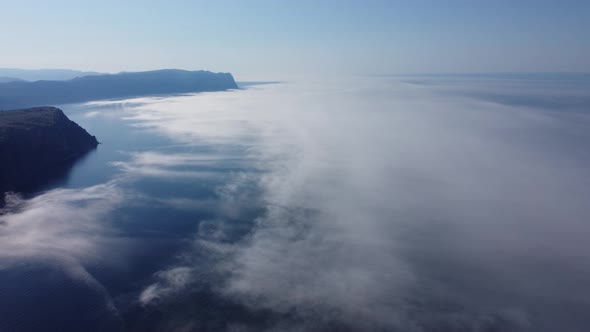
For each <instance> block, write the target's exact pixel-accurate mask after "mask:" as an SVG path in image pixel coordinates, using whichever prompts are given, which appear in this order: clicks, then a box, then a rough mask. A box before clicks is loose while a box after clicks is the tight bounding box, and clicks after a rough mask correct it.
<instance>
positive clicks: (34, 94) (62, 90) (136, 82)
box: [0, 69, 238, 110]
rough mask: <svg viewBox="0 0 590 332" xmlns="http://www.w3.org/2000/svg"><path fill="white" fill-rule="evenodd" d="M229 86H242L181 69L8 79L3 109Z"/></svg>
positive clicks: (1, 94) (0, 94)
mask: <svg viewBox="0 0 590 332" xmlns="http://www.w3.org/2000/svg"><path fill="white" fill-rule="evenodd" d="M228 89H238V86H237V84H236V82H235V81H234V78H233V76H232V75H231V74H229V73H212V72H209V71H186V70H178V69H164V70H154V71H146V72H135V73H119V74H113V75H92V76H84V77H78V78H74V79H71V80H68V81H36V82H8V83H0V109H5V110H6V109H13V108H24V107H31V106H37V105H59V104H68V103H80V102H86V101H91V100H99V99H117V98H127V97H137V96H146V95H154V94H171V93H193V92H204V91H223V90H228Z"/></svg>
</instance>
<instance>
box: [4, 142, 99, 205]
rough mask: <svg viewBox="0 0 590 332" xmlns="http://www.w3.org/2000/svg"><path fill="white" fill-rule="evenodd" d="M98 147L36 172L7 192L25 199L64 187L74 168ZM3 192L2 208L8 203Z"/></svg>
mask: <svg viewBox="0 0 590 332" xmlns="http://www.w3.org/2000/svg"><path fill="white" fill-rule="evenodd" d="M97 149H98V147H95V148H93V149H91V150H89V151H88V152H86V153H84V154H83V155H81V156H79V157H77V158H74V159H71V160H68V161H66V162H64V163H60V164H59V165H53V166H52V167H47V168H43V169H42V170H41V171H40V172H38V173H36V174H35V175H34V176H33V177H32V178H31V180H30V181H27V182H26V183H23V184H22V185H19V186H18V188H15V190H9V191H6V192H15V193H18V194H19V195H21V196H22V197H23V198H25V199H29V198H32V197H35V196H37V195H39V194H40V193H42V192H45V191H49V190H52V189H56V188H60V187H63V186H64V185H65V184H66V183H68V180H69V178H70V175H71V173H72V170H73V169H74V168H75V166H76V165H77V164H79V163H82V162H83V161H84V160H86V159H88V158H89V157H90V156H91V155H93V154H95V153H96V151H97ZM6 192H3V193H2V197H0V208H3V207H4V206H5V205H6V202H5V194H6Z"/></svg>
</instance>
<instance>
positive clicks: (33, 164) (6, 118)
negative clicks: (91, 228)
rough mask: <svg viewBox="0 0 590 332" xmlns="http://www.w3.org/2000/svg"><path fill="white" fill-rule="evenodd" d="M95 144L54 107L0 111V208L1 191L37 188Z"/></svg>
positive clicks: (94, 138) (94, 139) (85, 133)
mask: <svg viewBox="0 0 590 332" xmlns="http://www.w3.org/2000/svg"><path fill="white" fill-rule="evenodd" d="M97 145H98V141H97V140H96V137H94V136H91V135H90V134H88V132H86V130H84V129H83V128H82V127H80V126H78V125H77V124H76V123H75V122H73V121H71V120H70V119H68V117H67V116H66V115H65V114H64V113H63V112H62V111H61V110H60V109H58V108H55V107H38V108H31V109H24V110H14V111H2V112H0V160H2V162H1V163H0V206H1V205H2V198H3V195H2V193H4V192H5V191H9V190H10V191H28V190H34V189H35V188H38V187H39V186H42V185H44V184H46V183H47V182H49V181H51V180H52V179H55V178H58V177H60V176H62V175H63V174H64V173H65V172H67V170H68V169H69V168H70V166H71V165H72V164H73V162H74V161H76V160H77V159H78V158H80V157H81V156H82V155H84V154H86V153H87V152H88V151H90V150H92V149H94V148H96V146H97Z"/></svg>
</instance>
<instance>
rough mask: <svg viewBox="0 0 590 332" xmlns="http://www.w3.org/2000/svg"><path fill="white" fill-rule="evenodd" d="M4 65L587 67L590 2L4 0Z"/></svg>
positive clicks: (272, 70) (364, 69)
mask: <svg viewBox="0 0 590 332" xmlns="http://www.w3.org/2000/svg"><path fill="white" fill-rule="evenodd" d="M0 8H1V12H0V17H1V19H0V29H1V31H2V33H1V34H0V45H1V50H2V52H0V67H21V68H74V69H83V70H97V71H108V72H116V71H121V70H145V69H154V68H171V67H175V68H185V69H210V70H215V71H230V72H232V73H235V74H236V75H238V76H239V75H242V76H247V77H251V76H256V77H262V76H265V77H269V78H272V77H284V76H286V75H293V74H301V73H307V74H312V73H320V74H395V73H448V72H467V73H473V72H547V71H552V72H555V71H559V72H562V71H568V72H580V71H585V72H587V71H590V60H589V59H590V38H589V37H588V36H587V35H588V32H589V31H590V1H557V0H555V1H545V0H535V1H531V0H521V1H513V0H511V1H504V0H496V1H484V0H471V1H467V0H463V1H461V0H449V1H435V0H431V1H423V0H412V1H410V0H408V1H395V0H390V1H376V0H365V1H361V0H358V1H350V0H340V1H328V0H325V1H319V0H316V1H311V0H301V1H282V0H275V1H270V0H269V1H260V0H253V1H149V0H144V1H133V0H127V1H112V0H105V1H66V0H54V1H30V0H21V1H6V0H0Z"/></svg>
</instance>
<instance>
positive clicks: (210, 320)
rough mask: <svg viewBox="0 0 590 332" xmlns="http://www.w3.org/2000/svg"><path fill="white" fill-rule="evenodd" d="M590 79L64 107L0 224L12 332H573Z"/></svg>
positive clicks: (283, 90) (587, 274)
mask: <svg viewBox="0 0 590 332" xmlns="http://www.w3.org/2000/svg"><path fill="white" fill-rule="evenodd" d="M589 82H590V79H588V77H586V76H583V75H582V76H574V77H572V76H568V75H564V76H555V75H552V76H550V77H543V76H541V75H539V76H537V75H535V76H532V77H531V76H525V77H520V76H514V75H508V76H502V75H499V76H483V77H472V76H467V77H446V76H433V77H430V76H420V77H400V76H397V77H356V78H346V79H338V80H331V81H326V80H305V81H293V82H285V83H274V84H264V85H248V86H247V87H246V88H244V89H241V90H235V91H228V92H214V93H199V94H192V95H177V96H158V97H145V98H134V99H128V100H117V101H97V102H91V103H86V104H77V105H63V106H62V107H61V108H62V109H63V110H64V112H66V114H67V115H68V116H69V117H70V118H71V119H72V120H73V121H75V122H77V123H78V124H80V125H81V126H82V127H84V128H85V129H87V130H88V132H90V133H91V134H93V135H96V136H97V138H98V140H99V141H100V142H101V144H100V145H99V147H98V148H97V149H96V150H95V151H92V152H90V153H89V154H88V155H87V156H85V157H84V158H82V159H81V160H80V161H79V162H78V163H77V164H76V165H75V166H74V167H73V168H72V169H71V170H70V172H69V173H68V175H67V177H66V178H64V179H60V181H57V182H55V183H53V184H51V185H49V186H48V187H46V188H43V190H41V191H40V192H37V193H34V194H28V195H10V196H9V200H8V201H9V202H10V203H9V204H8V205H7V207H6V208H5V209H4V211H3V214H2V215H0V223H1V224H0V252H1V254H0V285H1V286H0V330H2V331H4V330H5V331H49V330H51V331H260V330H269V331H362V330H366V331H379V330H381V331H556V330H563V331H583V330H584V329H585V328H586V327H587V326H588V324H590V318H589V317H588V315H587V312H588V309H590V300H589V298H588V296H587V294H589V293H590V283H589V281H590V246H588V245H587V240H586V239H587V238H588V236H589V235H590V225H589V224H588V221H589V220H590V204H588V202H589V199H590V176H589V175H590V167H589V166H590V150H589V149H588V146H590V145H589V144H590V130H588V129H589V128H590V117H589V115H590V113H589V111H590V92H589V91H590V89H588V88H589V87H590V83H589Z"/></svg>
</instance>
